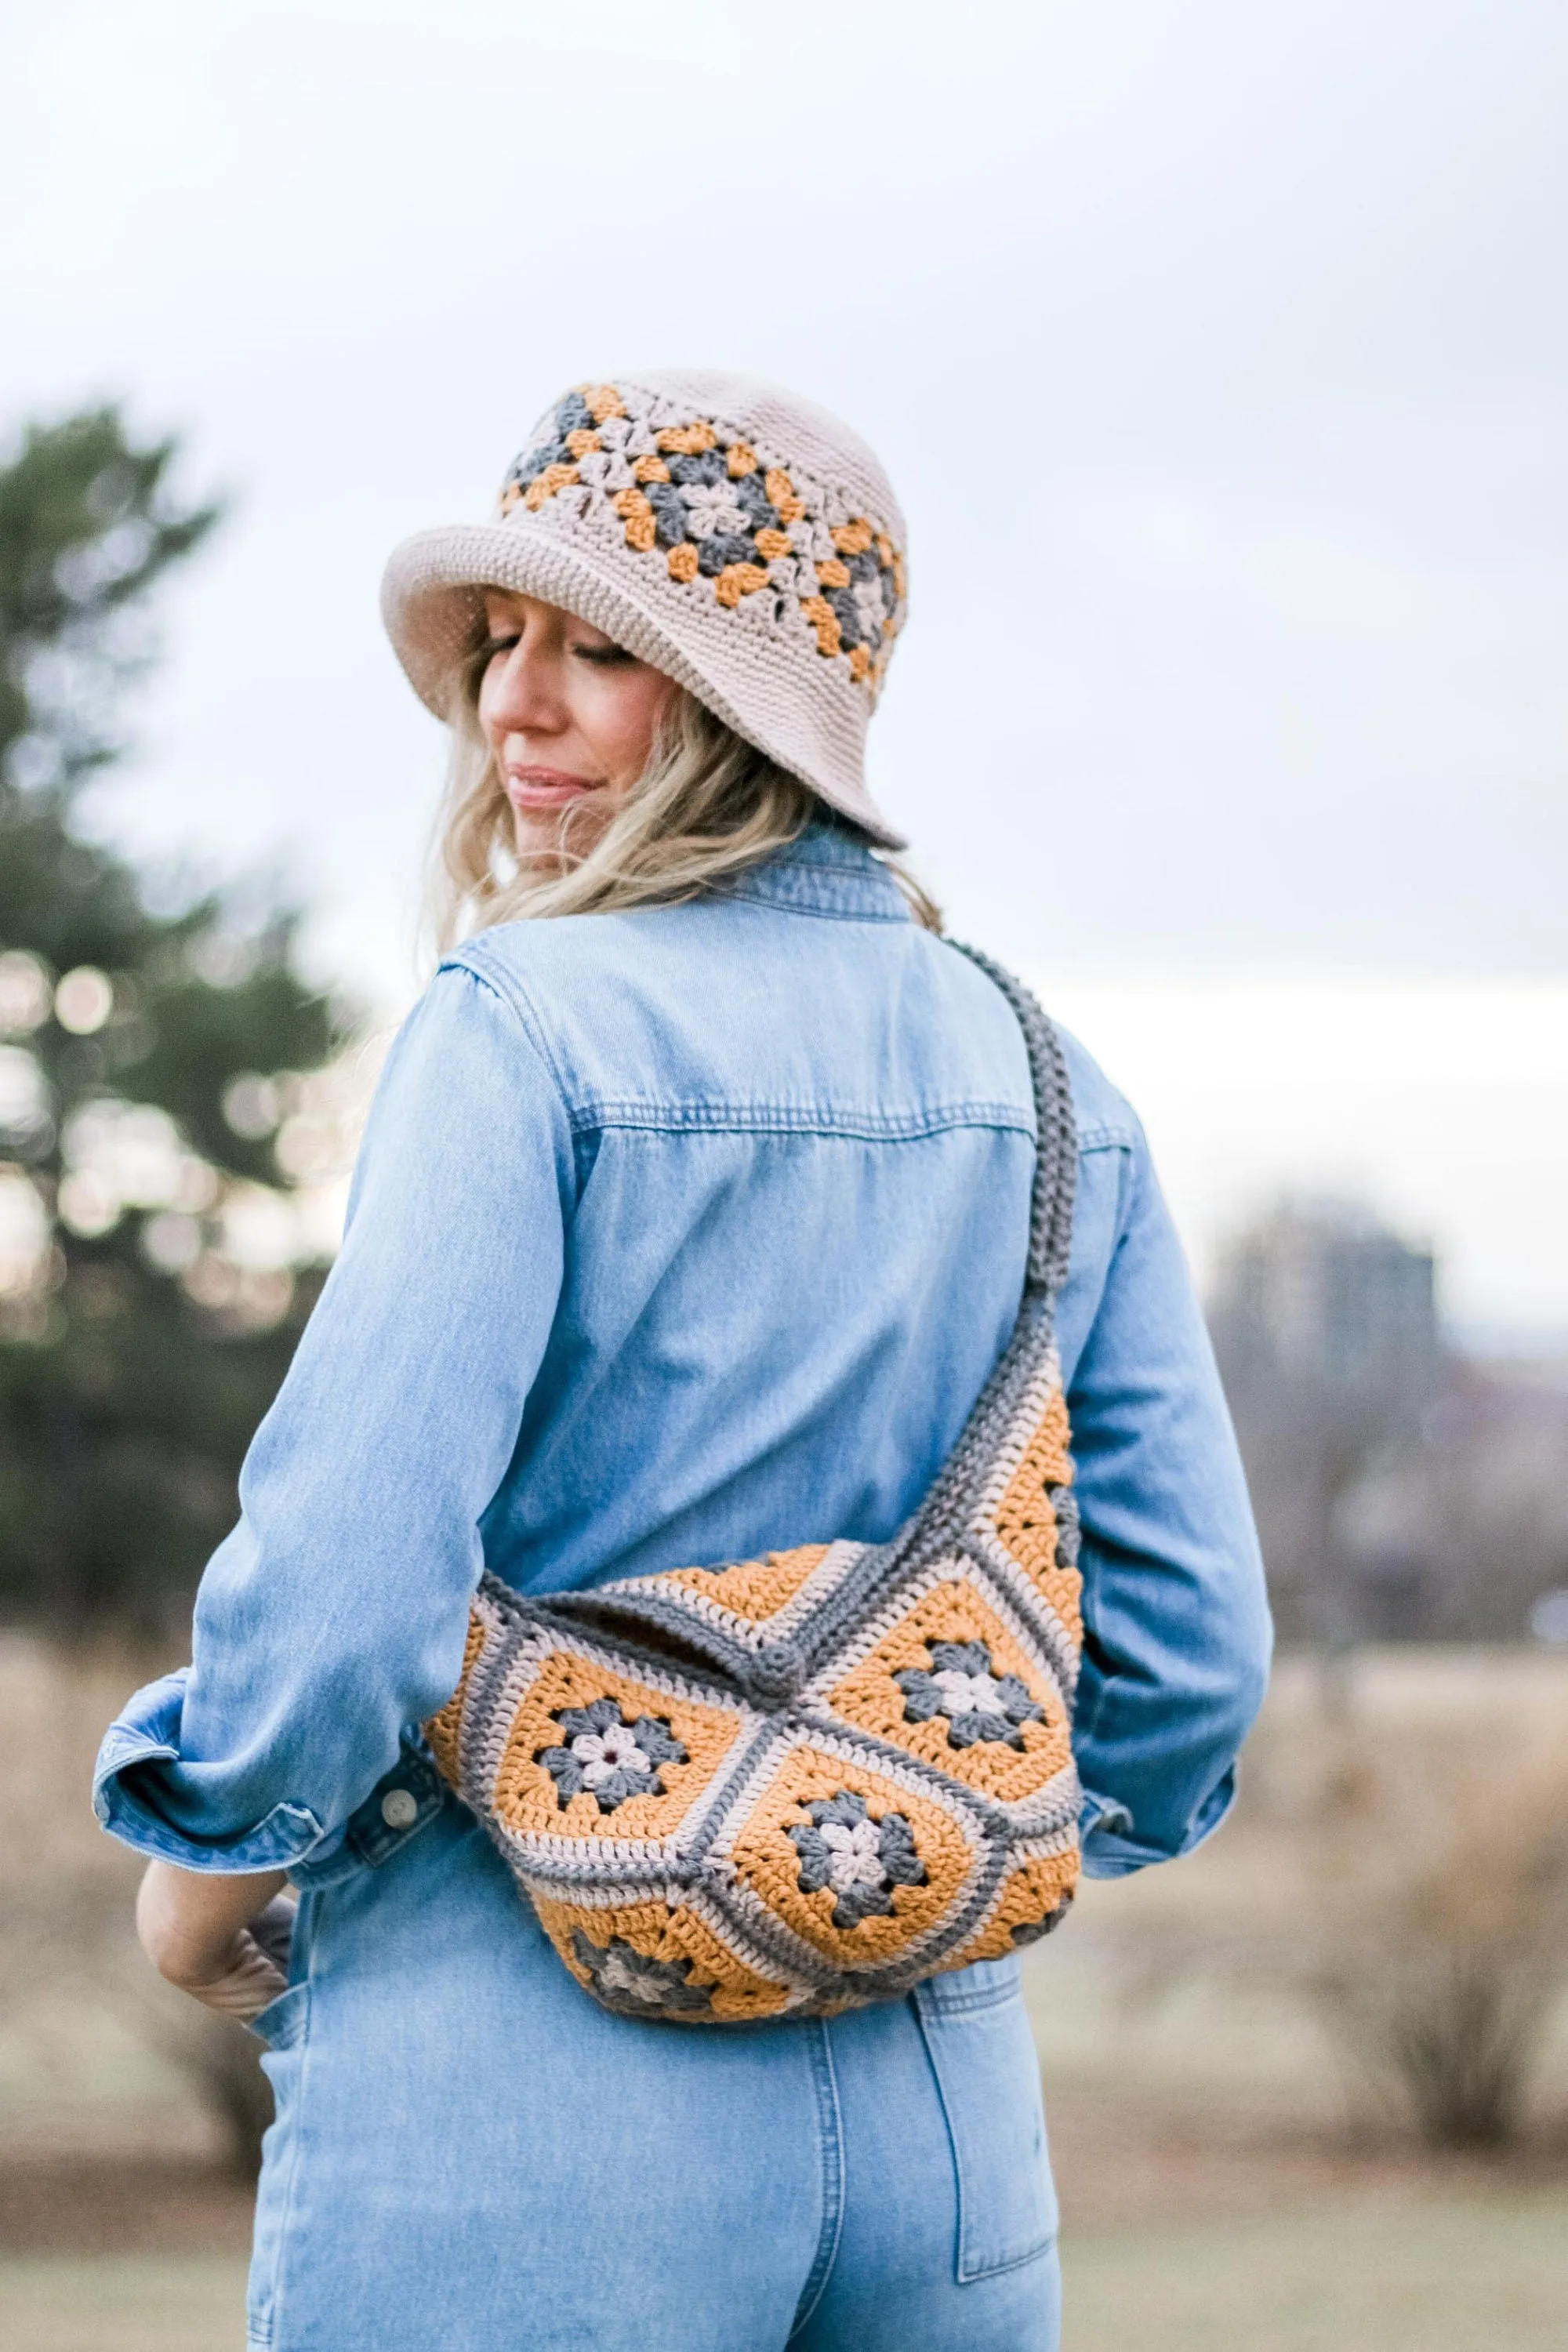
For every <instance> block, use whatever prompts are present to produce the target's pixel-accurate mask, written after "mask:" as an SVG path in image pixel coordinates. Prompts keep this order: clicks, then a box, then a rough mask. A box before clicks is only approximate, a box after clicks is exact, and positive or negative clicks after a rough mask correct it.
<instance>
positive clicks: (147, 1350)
mask: <svg viewBox="0 0 1568 2352" xmlns="http://www.w3.org/2000/svg"><path fill="white" fill-rule="evenodd" d="M175 454H176V452H175V446H174V443H173V442H168V441H165V442H162V443H159V444H158V445H156V446H150V447H147V446H136V445H135V444H134V442H133V441H132V439H131V438H128V436H127V435H126V432H125V430H124V428H123V425H122V424H121V420H120V418H119V416H118V415H116V413H115V412H114V411H113V410H111V409H103V410H99V411H95V412H92V413H90V414H86V415H79V416H75V417H72V418H70V419H68V421H66V422H65V423H63V424H59V425H48V426H42V427H35V428H33V429H31V430H29V431H28V432H27V433H26V435H25V436H24V437H23V439H22V441H21V443H20V445H19V447H18V448H17V451H16V455H15V457H14V458H13V460H12V462H11V463H10V464H8V465H5V466H0V1611H3V1612H4V1613H5V1615H7V1616H9V1617H11V1618H12V1619H18V1618H19V1619H24V1620H29V1621H32V1622H39V1623H43V1624H46V1625H53V1626H55V1627H56V1628H61V1629H68V1630H69V1631H71V1632H72V1633H77V1632H80V1631H82V1630H92V1629H95V1628H99V1627H107V1626H110V1625H115V1626H128V1627H129V1626H136V1627H141V1628H142V1629H145V1630H153V1629H154V1628H156V1629H160V1630H167V1629H168V1628H169V1627H170V1626H171V1625H172V1624H173V1623H174V1622H176V1621H177V1620H178V1619H179V1618H180V1617H181V1616H183V1613H184V1608H185V1605H186V1602H187V1601H188V1598H189V1593H190V1591H191V1588H192V1585H193V1583H194V1580H195V1577H196V1575H197V1574H198V1573H199V1571H200V1569H201V1566H202V1563H203V1561H204V1559H205V1557H206V1555H207V1553H208V1552H209V1551H210V1550H211V1549H212V1547H213V1545H214V1544H215V1542H216V1541H217V1540H218V1539H219V1538H221V1536H222V1535H223V1534H224V1533H225V1532H226V1528H228V1526H229V1525H230V1524H231V1523H232V1520H233V1517H234V1513H235V1479H236V1475H237V1469H238V1465H239V1462H240V1458H241V1456H242V1454H243V1453H244V1450H245V1447H246V1444H247V1442H248V1440H249V1437H250V1434H251V1432H252V1430H253V1429H254V1427H255V1425H256V1423H257V1422H258V1419H259V1418H260V1416H261V1414H262V1413H263V1412H265V1410H266V1408H267V1406H268V1403H269V1402H270V1401H271V1398H272V1395H273V1393H274V1391H276V1389H277V1386H278V1383H279V1380H280V1379H281V1377H282V1374H283V1371H284V1370H285V1369H286V1367H287V1364H288V1360H289V1356H290V1354H291V1352H292V1349H293V1346H294V1343H295V1340H296V1339H297V1337H298V1334H299V1330H300V1325H301V1323H302V1321H303V1318H304V1316H305V1314H306V1313H307V1312H308V1310H309V1307H310V1302H311V1300H312V1298H313V1297H314V1294H315V1291H316V1289H317V1288H318V1287H319V1284H320V1270H319V1260H320V1256H321V1250H320V1247H319V1244H318V1245H313V1244H312V1243H311V1241H310V1236H309V1235H308V1234H304V1233H303V1232H302V1231H301V1230H300V1226H301V1219H300V1202H301V1200H302V1198H303V1197H304V1196H303V1195H302V1194H301V1193H300V1191H299V1189H298V1186H297V1183H296V1181H295V1180H296V1179H298V1178H299V1177H300V1176H301V1175H304V1174H307V1173H309V1172H310V1165H311V1161H312V1158H313V1156H316V1155H317V1147H318V1146H319V1142H320V1135H319V1129H320V1126H321V1117H320V1114H321V1102H320V1100H319V1099H317V1098H316V1097H319V1096H320V1094H321V1087H322V1083H323V1082H322V1080H321V1077H319V1076H316V1077H313V1076H311V1074H312V1073H319V1072H320V1071H321V1069H322V1066H323V1065H324V1064H325V1063H326V1062H327V1061H328V1059H329V1057H330V1056H331V1055H332V1053H333V1052H334V1050H335V1049H336V1047H337V1046H338V1045H340V1044H341V1042H342V1030H341V1024H340V1023H339V1022H338V1021H337V1020H336V1019H335V1018H334V1014H333V1011H332V1008H331V1004H330V1003H329V1002H328V1001H327V1000H326V999H324V998H323V997H322V996H321V994H320V993H319V992H315V991H313V990H312V989H311V988H310V987H309V986H308V985H307V984H306V983H305V982H304V981H303V980H302V979H301V978H300V975H299V973H298V971H296V969H295V963H294V954H293V950H294V937H295V925H296V920H297V918H296V916H295V914H294V913H293V912H292V911H291V910H289V909H288V908H279V907H277V906H276V905H271V906H269V907H268V908H267V909H266V911H265V912H264V913H263V914H262V916H261V917H260V918H259V919H252V920H251V921H249V922H240V921H237V919H236V918H235V916H234V913H233V909H234V907H235V904H236V901H235V898H234V896H233V894H232V893H230V894H229V895H228V896H227V897H226V898H224V897H220V896H216V895H206V896H202V897H200V898H195V899H193V900H191V901H190V902H188V903H185V904H184V905H181V906H179V907H178V908H177V909H176V911H174V912H169V911H166V910H164V909H163V908H162V907H161V906H160V905H158V904H157V903H156V901H155V899H154V902H153V903H150V899H153V896H154V894H153V893H152V892H151V891H150V889H149V887H148V886H147V885H146V884H145V882H144V881H143V879H142V877H139V875H138V873H137V872H136V870H135V869H134V868H133V867H132V866H131V865H129V864H128V863H127V862H126V861H125V860H124V859H123V858H122V857H121V856H117V855H115V854H114V853H113V852H112V851H111V850H110V849H108V848H105V847H103V846H102V845H99V844H97V843H94V842H92V841H89V840H88V839H86V838H84V837H83V834H82V830H81V828H80V825H79V822H77V819H78V814H79V797H80V794H81V792H82V789H83V787H84V785H85V784H86V783H87V782H89V780H90V779H93V778H96V777H97V776H99V774H100V772H101V771H102V770H104V768H105V767H107V766H108V765H109V764H110V763H111V762H112V761H114V760H116V759H117V758H118V757H119V756H120V755H121V752H122V751H123V750H124V748H125V747H124V738H123V734H122V731H121V721H122V710H123V705H124V702H125V698H126V695H127V692H128V689H130V688H132V685H133V684H134V682H135V681H136V679H137V678H138V677H140V676H141V675H142V673H144V672H145V670H146V669H147V667H149V665H150V664H151V662H152V661H153V658H154V656H155V642H154V639H153V635H152V631H151V626H150V606H151V604H152V603H153V598H154V592H155V591H156V589H157V587H158V584H159V583H160V582H161V581H162V580H163V576H164V574H165V573H166V572H168V571H169V569H170V568H171V566H174V565H177V564H179V563H181V562H184V559H185V558H186V557H187V556H189V555H190V554H191V553H193V552H194V551H195V550H196V549H197V548H199V547H200V546H201V544H202V542H203V541H205V539H206V537H207V535H208V533H209V531H210V530H211V529H212V527H213V525H214V523H215V522H216V520H217V511H216V508H215V507H213V506H205V507H190V506H186V505H183V504H182V503H181V500H180V499H179V497H178V496H177V494H176V492H175V491H174V488H173V485H172V482H171V472H172V468H173V464H174V457H175ZM313 1090H314V1091H313ZM312 1260H314V1261H316V1263H315V1264H314V1265H313V1264H312Z"/></svg>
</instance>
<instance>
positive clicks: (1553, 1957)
mask: <svg viewBox="0 0 1568 2352" xmlns="http://www.w3.org/2000/svg"><path fill="white" fill-rule="evenodd" d="M1436 1716H1437V1720H1436V1722H1432V1721H1429V1720H1428V1721H1423V1720H1419V1719H1417V1720H1409V1719H1407V1720H1406V1721H1405V1722H1404V1723H1402V1724H1399V1725H1397V1726H1396V1725H1394V1724H1392V1723H1390V1722H1389V1721H1387V1720H1386V1719H1385V1720H1383V1721H1378V1720H1377V1719H1376V1718H1375V1717H1374V1716H1373V1713H1372V1712H1371V1710H1370V1709H1369V1708H1368V1706H1366V1705H1365V1704H1364V1702H1363V1701H1358V1699H1357V1697H1356V1695H1355V1685H1354V1683H1353V1681H1352V1684H1351V1685H1350V1695H1349V1697H1348V1700H1347V1699H1346V1697H1345V1696H1344V1694H1343V1693H1341V1694H1339V1695H1338V1696H1336V1698H1335V1700H1334V1702H1333V1703H1332V1704H1331V1705H1329V1706H1324V1707H1323V1708H1321V1710H1320V1712H1319V1716H1318V1722H1317V1735H1316V1738H1313V1739H1311V1740H1310V1747H1309V1752H1308V1753H1307V1754H1306V1755H1305V1756H1299V1757H1298V1758H1297V1759H1296V1762H1295V1777H1296V1780H1297V1785H1296V1787H1295V1788H1294V1790H1292V1791H1290V1792H1289V1794H1286V1792H1285V1791H1283V1790H1280V1789H1279V1786H1278V1784H1277V1786H1276V1790H1275V1800H1276V1809H1277V1811H1283V1812H1284V1813H1285V1814H1286V1815H1287V1816H1288V1817H1289V1816H1294V1819H1293V1820H1292V1822H1291V1829H1292V1834H1293V1840H1294V1842H1295V1843H1296V1844H1297V1848H1298V1857H1299V1858H1298V1871H1299V1873H1300V1876H1301V1877H1302V1879H1303V1880H1304V1881H1305V1886H1306V1887H1310V1889H1311V1894H1310V1915H1309V1916H1310V1925H1309V1926H1306V1927H1305V1931H1304V1932H1303V1933H1302V1934H1301V1936H1300V1938H1299V1940H1296V1941H1295V1942H1294V1945H1293V1948H1291V1949H1289V1952H1288V1954H1287V1955H1286V1956H1285V1967H1286V1973H1287V1974H1288V1975H1289V1976H1292V1977H1294V1979H1295V1980H1296V1981H1297V1982H1298V1983H1299V1984H1300V1987H1301V1988H1302V1990H1304V1991H1305V1992H1306V1993H1307V1994H1308V1996H1309V1997H1310V2000H1312V2002H1313V2004H1314V2006H1315V2007H1316V2009H1317V2011H1318V2013H1319V2015H1320V2017H1321V2020H1322V2022H1323V2023H1324V2025H1325V2026H1326V2027H1327V2029H1328V2030H1329V2032H1331V2035H1332V2036H1333V2038H1334V2039H1335V2040H1336V2041H1337V2042H1338V2043H1339V2044H1340V2046H1341V2048H1342V2051H1343V2052H1344V2053H1345V2055H1346V2056H1347V2057H1348V2058H1349V2060H1350V2061H1351V2062H1352V2065H1353V2066H1354V2067H1355V2068H1356V2069H1358V2070H1359V2072H1360V2073H1361V2074H1362V2076H1363V2080H1365V2081H1366V2082H1367V2083H1368V2084H1369V2085H1370V2086H1371V2087H1372V2088H1373V2090H1374V2092H1377V2093H1379V2094H1380V2095H1382V2096H1383V2098H1384V2100H1385V2101H1387V2100H1389V2099H1390V2098H1392V2099H1394V2100H1397V2101H1399V2102H1402V2103H1403V2104H1404V2105H1405V2107H1406V2108H1407V2109H1408V2111H1409V2113H1410V2114H1411V2115H1412V2116H1413V2118H1414V2120H1415V2124H1416V2126H1417V2128H1418V2129H1419V2131H1420V2133H1421V2135H1422V2137H1424V2138H1425V2139H1426V2141H1428V2142H1429V2143H1430V2144H1431V2145H1433V2146H1443V2147H1466V2146H1469V2147H1474V2146H1483V2145H1497V2144H1500V2143H1501V2142H1503V2141H1506V2140H1508V2139H1510V2138H1511V2137H1514V2136H1515V2135H1516V2133H1517V2131H1518V2129H1519V2126H1520V2123H1521V2116H1522V2114H1523V2111H1524V2106H1525V2102H1526V2098H1527V2095H1528V2093H1529V2090H1530V2086H1531V2079H1532V2074H1533V2071H1534V2066H1535V2062H1536V2059H1537V2057H1538V2055H1539V2053H1540V2050H1541V2047H1542V2041H1543V2038H1544V2033H1545V2029H1546V2026H1547V2023H1548V2021H1549V2019H1550V2016H1551V2013H1552V2008H1553V2005H1554V2003H1555V2001H1556V2000H1557V1998H1558V1996H1559V1994H1560V1992H1561V1991H1562V1990H1563V1984H1564V1981H1565V1979H1568V1722H1563V1720H1562V1718H1561V1717H1557V1718H1556V1720H1555V1721H1553V1720H1552V1719H1551V1718H1545V1719H1542V1720H1540V1721H1536V1722H1533V1723H1532V1722H1531V1721H1530V1720H1528V1719H1516V1720H1515V1721H1513V1722H1512V1723H1511V1724H1510V1723H1508V1722H1506V1721H1501V1720H1497V1719H1493V1720H1490V1721H1489V1720H1488V1719H1487V1715H1486V1711H1485V1710H1484V1709H1483V1708H1479V1707H1477V1706H1475V1705H1474V1704H1471V1705H1469V1706H1467V1705H1466V1703H1465V1695H1464V1691H1463V1667H1462V1657H1461V1659H1460V1660H1459V1661H1457V1662H1456V1670H1455V1672H1454V1676H1453V1689H1452V1693H1451V1699H1450V1703H1449V1705H1448V1706H1444V1705H1443V1704H1442V1698H1441V1695H1440V1694H1439V1696H1438V1704H1437V1706H1436ZM1307 1728H1308V1727H1307V1726H1306V1725H1305V1724H1302V1725H1300V1727H1299V1731H1304V1730H1306V1729H1307ZM1314 1750H1315V1753H1314V1752H1312V1751H1314ZM1282 1797H1283V1799H1284V1801H1283V1803H1281V1798H1282ZM1303 1891H1305V1889H1304V1890H1303Z"/></svg>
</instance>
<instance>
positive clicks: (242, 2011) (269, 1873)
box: [136, 1862, 289, 2024]
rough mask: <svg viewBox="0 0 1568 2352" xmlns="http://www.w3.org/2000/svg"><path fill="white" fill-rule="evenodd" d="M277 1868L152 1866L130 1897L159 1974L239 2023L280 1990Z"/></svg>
mask: <svg viewBox="0 0 1568 2352" xmlns="http://www.w3.org/2000/svg"><path fill="white" fill-rule="evenodd" d="M285 1884H286V1874H285V1873H284V1872H283V1871H281V1870H264V1871H247V1872H245V1873H243V1874H231V1873H228V1872H216V1871H202V1870H180V1869H178V1868H176V1866H175V1864H174V1863H172V1862H153V1863H149V1864H148V1865H147V1874H146V1876H145V1877H144V1878H143V1879H142V1891H141V1893H140V1895H138V1896H137V1898H136V1933H137V1935H138V1936H139V1937H141V1939H142V1950H143V1951H144V1952H145V1953H146V1955H147V1957H148V1958H149V1959H150V1960H151V1961H152V1963H153V1967H154V1968H155V1969H157V1971H158V1973H159V1975H160V1976H163V1977H167V1979H169V1982H170V1983H171V1984H173V1985H178V1986H179V1988H180V1990H181V1991H182V1992H188V1993H189V1994H190V1995H191V1996H192V1998H193V2000H199V2001H201V2002H202V2003H203V2004H204V2005H205V2007H206V2008H208V2009H214V2010H216V2011H218V2012H219V2014H220V2015H222V2016H225V2017H234V2018H237V2019H238V2020H239V2021H240V2022H241V2023H242V2024H243V2023H244V2022H245V2021H247V2019H249V2018H252V2017H256V2016H258V2015H259V2014H260V2012H261V2011H262V2010H264V2009H265V2008H266V2007H267V2005H268V2001H272V2000H277V1998H278V1996H279V1993H280V1992H283V1991H285V1990H287V1988H288V1982H289V1979H288V1977H287V1976H286V1974H285V1973H284V1969H283V1968H282V1967H280V1966H279V1959H280V1958H282V1957H283V1956H284V1955H286V1953H287V1949H288V1936H287V1930H288V1927H289V1921H288V1919H287V1918H286V1917H285V1916H283V1915H284V1914H285V1913H286V1912H287V1911H288V1909H289V1906H288V1905H286V1904H284V1903H280V1902H278V1901H277V1900H275V1898H276V1897H277V1896H278V1895H279V1893H280V1891H281V1889H282V1887H283V1886H284V1885H285Z"/></svg>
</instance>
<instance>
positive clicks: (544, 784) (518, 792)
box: [506, 768, 599, 811]
mask: <svg viewBox="0 0 1568 2352" xmlns="http://www.w3.org/2000/svg"><path fill="white" fill-rule="evenodd" d="M598 790H599V786H598V783H597V782H596V781H595V778H594V777H592V776H573V775H569V774H568V773H567V772H566V771H565V769H563V768H509V769H508V770H507V772H506V796H507V798H508V800H509V801H510V803H511V804H512V806H513V808H514V809H531V810H534V811H548V810H550V809H559V808H565V807H566V805H567V803H569V802H571V801H574V800H578V799H580V798H581V796H582V794H583V793H592V792H596V791H598Z"/></svg>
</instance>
